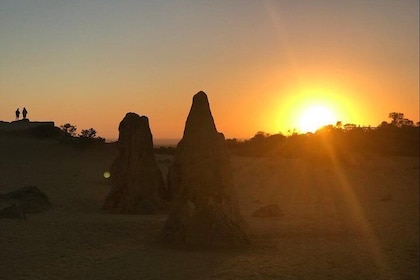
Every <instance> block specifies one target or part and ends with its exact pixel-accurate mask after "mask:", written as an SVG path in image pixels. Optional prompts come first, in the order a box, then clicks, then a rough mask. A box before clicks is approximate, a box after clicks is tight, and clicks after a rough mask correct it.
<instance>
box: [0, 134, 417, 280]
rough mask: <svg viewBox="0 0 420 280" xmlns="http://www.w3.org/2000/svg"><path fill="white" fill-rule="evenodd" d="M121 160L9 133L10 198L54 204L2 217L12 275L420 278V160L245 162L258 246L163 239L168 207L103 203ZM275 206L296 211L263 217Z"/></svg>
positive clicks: (6, 169)
mask: <svg viewBox="0 0 420 280" xmlns="http://www.w3.org/2000/svg"><path fill="white" fill-rule="evenodd" d="M115 156H116V150H115V149H114V148H112V147H111V146H110V145H107V146H103V147H95V148H91V149H86V150H80V149H76V148H72V147H69V146H65V145H60V144H58V143H56V142H54V141H52V140H34V139H32V140H31V139H22V138H20V139H10V138H4V137H3V138H0V193H5V192H9V191H12V190H15V189H17V188H20V187H22V186H27V185H34V186H37V187H38V188H39V189H40V190H41V191H43V192H44V193H45V194H46V195H47V196H48V197H49V199H50V201H51V203H52V204H53V205H54V208H53V209H51V210H49V211H47V212H45V213H39V214H29V215H27V216H28V219H27V220H26V221H22V220H8V219H2V220H0V254H1V260H0V279H2V280H5V279H13V280H17V279H418V278H419V271H418V269H419V267H418V261H419V254H418V253H419V159H418V158H409V157H384V158H380V157H363V158H362V157H359V158H357V157H354V159H353V160H352V161H349V162H347V163H345V164H340V163H337V164H336V165H331V164H324V163H320V162H314V161H312V162H311V161H307V160H300V159H284V158H283V159H261V158H240V157H233V158H232V165H233V168H234V176H235V183H236V187H237V191H238V196H239V203H240V207H241V211H242V214H243V215H244V217H245V219H246V220H247V222H248V224H249V228H248V229H247V230H248V232H249V235H250V239H251V241H252V244H251V245H250V246H249V247H247V248H242V249H229V250H228V249H223V250H222V249H219V250H179V249H170V248H166V247H165V246H163V245H161V244H159V242H157V236H158V235H159V232H160V230H161V228H162V226H163V223H164V222H165V219H166V215H165V214H160V215H153V216H141V215H110V214H106V213H104V212H102V211H101V210H100V209H101V205H102V203H103V201H104V198H105V196H106V194H107V193H108V191H109V188H110V186H109V185H108V183H107V180H106V179H105V178H104V177H103V172H104V171H107V170H108V168H109V166H110V164H111V162H112V160H113V159H114V158H115ZM163 159H164V158H163V157H162V156H158V161H159V163H160V166H161V167H162V168H163V169H165V168H166V167H167V166H166V163H165V162H164V161H163ZM269 203H277V204H278V205H279V206H280V208H281V209H282V211H283V213H284V216H283V217H280V218H255V217H252V216H251V213H252V212H253V211H254V210H256V209H257V208H259V207H260V206H263V205H266V204H269Z"/></svg>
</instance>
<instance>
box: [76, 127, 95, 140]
mask: <svg viewBox="0 0 420 280" xmlns="http://www.w3.org/2000/svg"><path fill="white" fill-rule="evenodd" d="M79 136H80V137H86V138H95V137H96V130H94V129H93V128H89V129H82V131H81V132H80V134H79Z"/></svg>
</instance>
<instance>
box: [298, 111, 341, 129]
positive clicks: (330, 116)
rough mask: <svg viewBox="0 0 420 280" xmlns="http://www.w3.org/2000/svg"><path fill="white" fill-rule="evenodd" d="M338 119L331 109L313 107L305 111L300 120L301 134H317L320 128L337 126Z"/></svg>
mask: <svg viewBox="0 0 420 280" xmlns="http://www.w3.org/2000/svg"><path fill="white" fill-rule="evenodd" d="M336 122H337V117H336V116H335V114H334V113H333V111H332V110H331V109H329V108H328V107H326V106H322V105H312V106H309V107H307V108H306V109H305V110H303V112H302V114H301V116H300V118H299V130H300V131H301V132H304V133H306V132H315V131H316V130H318V129H319V128H321V127H323V126H325V125H329V124H335V123H336Z"/></svg>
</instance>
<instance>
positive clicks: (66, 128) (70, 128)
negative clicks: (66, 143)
mask: <svg viewBox="0 0 420 280" xmlns="http://www.w3.org/2000/svg"><path fill="white" fill-rule="evenodd" d="M60 129H61V131H63V132H64V133H66V134H68V135H70V136H76V130H77V128H76V126H75V125H72V124H70V123H66V124H63V125H62V126H60Z"/></svg>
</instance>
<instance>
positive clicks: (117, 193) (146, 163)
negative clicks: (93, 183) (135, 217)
mask: <svg viewBox="0 0 420 280" xmlns="http://www.w3.org/2000/svg"><path fill="white" fill-rule="evenodd" d="M118 130H119V138H118V149H119V155H118V157H117V158H116V159H115V161H114V162H113V164H112V166H111V190H110V192H109V193H108V195H107V197H106V199H105V203H104V206H103V208H104V209H105V210H108V211H110V212H112V213H120V214H152V213H154V212H156V211H157V210H158V209H159V208H160V207H161V206H162V201H161V199H160V198H159V195H158V193H159V191H161V189H162V188H164V183H163V178H162V174H161V172H160V170H159V168H158V165H157V163H156V161H155V156H154V153H153V136H152V133H151V132H150V128H149V120H148V118H147V117H145V116H142V117H140V116H139V115H137V114H135V113H127V115H126V116H125V117H124V119H123V120H122V121H121V123H120V126H119V128H118Z"/></svg>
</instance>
